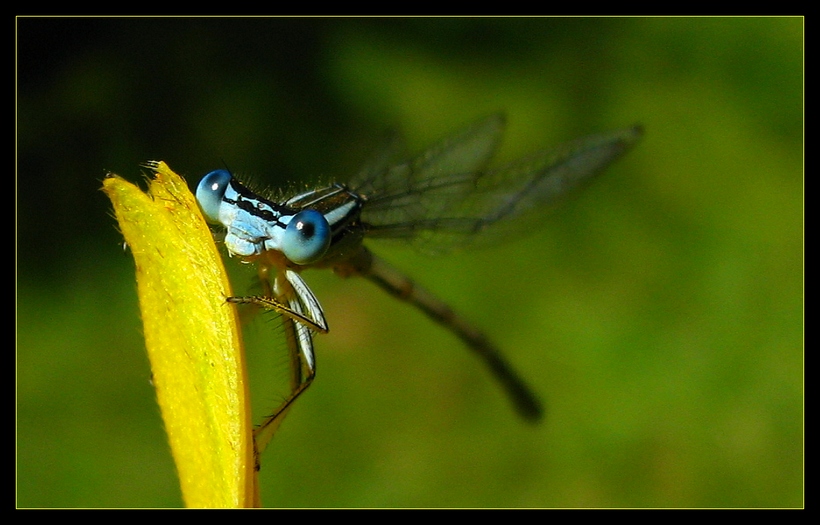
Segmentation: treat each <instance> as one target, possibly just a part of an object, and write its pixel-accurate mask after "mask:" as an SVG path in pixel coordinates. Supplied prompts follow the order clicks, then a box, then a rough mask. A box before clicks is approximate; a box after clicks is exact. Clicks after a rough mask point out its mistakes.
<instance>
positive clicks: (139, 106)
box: [16, 18, 804, 507]
mask: <svg viewBox="0 0 820 525" xmlns="http://www.w3.org/2000/svg"><path fill="white" fill-rule="evenodd" d="M16 31H17V32H16V52H17V54H16V58H17V78H16V81H17V98H16V126H17V134H16V141H17V142H16V168H17V172H16V189H17V194H16V256H17V276H16V285H17V290H16V292H17V297H16V298H17V304H16V308H17V323H16V339H17V352H16V402H17V406H16V438H17V442H16V445H17V447H16V460H17V463H16V468H17V500H16V502H17V505H18V506H21V507H165V506H179V505H181V497H180V494H179V488H178V484H177V480H176V474H175V472H174V466H173V462H172V460H171V457H170V453H169V450H168V446H167V443H166V441H165V436H164V432H163V428H162V422H161V420H160V417H159V411H158V409H157V407H156V403H155V400H154V397H153V395H154V394H153V390H152V387H151V385H150V370H149V367H148V363H147V359H146V356H145V349H144V343H143V340H142V336H141V329H140V318H139V309H138V304H137V296H136V286H135V282H134V266H133V260H132V258H131V254H130V253H129V252H128V251H127V250H126V251H124V250H123V247H122V237H121V236H120V234H119V233H118V231H117V229H116V224H115V221H114V219H113V218H112V217H111V214H110V205H109V203H108V201H107V199H106V198H105V196H104V195H103V193H102V192H101V191H99V188H100V187H101V180H102V178H103V177H104V176H105V174H106V172H107V171H113V172H116V173H118V174H120V175H123V176H125V177H127V178H129V179H131V180H134V181H139V180H140V179H141V178H142V172H143V171H144V170H142V169H141V168H140V164H141V163H143V162H145V161H147V160H164V161H166V162H167V163H168V164H169V165H170V167H171V168H172V169H174V170H175V171H177V172H178V173H180V174H182V175H184V176H185V177H186V178H187V179H188V181H189V182H190V183H191V184H192V185H195V184H196V182H197V181H198V179H199V177H201V176H202V175H203V174H204V173H206V172H208V171H210V170H213V169H217V168H222V167H227V168H229V169H231V170H232V171H234V172H237V173H239V174H242V175H245V176H250V177H251V178H252V179H253V180H254V181H256V183H257V186H269V187H271V188H280V187H288V186H291V187H296V188H301V187H304V185H306V184H310V183H311V181H317V180H324V181H327V180H332V179H344V178H346V177H348V176H350V175H352V174H353V173H355V171H356V169H357V168H358V167H359V165H360V164H361V163H362V162H363V161H364V160H366V159H367V157H368V155H369V154H370V152H371V151H372V149H373V148H374V147H375V146H376V145H377V144H379V142H380V140H381V139H382V137H383V135H384V133H385V132H387V131H389V130H390V129H392V128H398V129H401V130H402V131H403V133H404V135H405V137H406V138H407V142H408V144H409V146H410V148H411V149H412V150H414V151H417V150H419V149H421V148H423V147H424V146H425V145H427V144H429V143H430V142H431V141H433V140H435V139H437V138H440V137H442V136H444V135H446V134H447V133H449V132H452V131H455V130H457V129H459V128H460V127H462V126H464V125H466V124H469V123H470V122H472V121H474V120H475V119H477V118H479V117H482V116H484V115H487V114H489V113H491V112H494V111H498V110H503V111H505V112H506V113H507V116H508V133H507V135H506V140H505V142H504V145H503V147H502V149H501V151H500V154H499V157H500V159H501V160H502V161H503V160H505V159H506V160H509V159H511V158H514V157H516V156H520V155H524V154H526V153H528V152H532V151H535V150H537V149H540V148H543V147H546V146H549V145H552V144H556V143H559V142H561V141H564V140H570V139H572V138H576V137H579V136H582V135H584V134H589V133H594V132H598V131H604V130H607V129H612V128H617V127H622V126H626V125H630V124H633V123H635V122H640V123H642V124H643V125H644V126H645V129H646V136H645V138H644V140H643V141H642V142H641V143H640V144H639V145H638V147H637V148H636V149H635V150H634V151H632V152H631V153H630V154H629V155H627V156H626V157H625V158H623V159H622V160H621V161H619V162H618V163H617V164H616V165H614V166H613V167H612V168H611V169H610V170H608V172H607V173H606V174H605V175H603V176H602V177H601V178H600V180H598V181H596V182H595V183H594V184H593V185H591V186H590V187H589V188H586V189H585V190H584V191H583V192H581V193H580V194H579V195H577V196H575V198H573V199H570V200H569V202H567V203H565V205H564V206H562V207H561V208H560V209H558V210H556V211H555V212H554V213H553V214H552V215H551V216H550V217H549V219H548V220H546V221H545V222H544V223H543V224H532V225H531V226H532V228H531V230H532V231H530V229H529V228H527V227H525V229H526V230H527V231H522V232H521V235H520V237H519V238H518V239H515V240H511V241H510V242H509V243H506V244H502V245H499V246H498V247H497V248H490V249H484V250H481V251H473V252H464V253H457V254H454V255H452V256H448V257H442V258H428V257H424V256H422V255H419V254H416V253H414V252H413V251H411V250H408V249H405V248H402V247H401V246H396V245H392V244H389V243H388V244H379V245H375V244H374V245H373V246H372V247H373V249H374V251H376V252H377V253H379V254H380V255H383V256H384V257H385V258H386V259H388V260H389V261H391V262H393V263H394V264H395V265H396V266H398V267H399V268H401V269H403V270H405V271H407V272H408V274H410V275H411V276H413V277H414V278H415V279H416V280H418V281H419V282H420V283H422V284H424V285H425V286H426V287H427V288H429V289H430V290H431V291H433V292H435V293H436V294H438V295H440V296H441V297H443V298H445V299H446V300H448V301H449V302H450V303H451V304H452V305H453V307H454V308H455V309H457V310H458V311H460V312H462V313H463V314H464V315H465V316H466V317H467V318H469V319H470V320H472V321H474V322H475V323H476V324H477V325H478V326H481V327H483V328H484V329H486V331H487V332H488V334H489V335H490V336H491V337H492V339H493V340H494V341H496V342H497V343H498V344H499V346H500V347H502V348H503V349H504V350H505V351H506V352H507V355H508V356H509V358H510V360H511V361H512V362H513V363H514V364H515V366H516V367H517V368H518V369H519V370H520V371H521V373H522V374H523V375H524V376H525V377H526V378H527V379H528V380H529V381H530V383H531V385H532V386H533V388H534V389H535V390H536V391H537V392H538V393H539V394H540V395H541V396H542V397H543V399H544V402H545V404H546V405H547V407H548V416H547V418H546V420H545V421H544V422H543V423H541V424H540V425H538V426H532V425H528V424H526V423H524V422H522V421H520V420H518V419H517V418H516V416H515V414H514V413H513V412H512V410H510V407H509V405H508V403H507V401H506V399H504V397H503V396H502V394H501V392H500V389H498V388H497V387H496V385H495V384H494V383H493V380H492V378H491V377H490V376H489V375H488V374H487V373H486V372H485V370H484V369H483V368H481V366H480V365H479V363H478V361H477V360H476V359H474V358H473V356H471V355H469V353H468V352H467V351H465V349H464V348H463V347H462V346H461V345H460V344H459V342H458V341H456V340H455V339H454V338H453V337H452V336H451V335H450V334H448V333H446V332H444V331H442V330H441V329H440V328H439V327H437V326H435V325H433V324H431V323H430V322H429V321H428V320H427V319H426V318H425V317H423V316H422V315H421V314H419V313H417V312H415V311H413V310H410V309H409V308H407V307H405V306H404V305H402V304H400V303H398V302H396V301H395V300H393V299H392V298H390V297H387V296H385V295H384V294H382V293H381V292H380V291H379V290H377V289H375V288H374V287H373V286H372V285H371V284H370V283H367V282H358V281H343V280H340V279H338V278H336V277H335V276H334V275H332V274H328V275H325V274H322V273H316V272H308V273H306V274H305V278H306V280H307V281H308V282H309V283H310V284H311V286H312V287H313V288H314V291H315V292H316V294H317V296H318V297H319V299H320V300H321V301H322V303H323V306H324V308H325V313H326V315H327V318H328V322H329V323H330V327H331V332H330V334H328V335H326V336H319V337H317V339H316V347H317V359H318V362H317V367H318V374H317V378H316V382H315V383H314V385H313V386H312V387H311V389H310V390H309V391H308V392H307V393H306V394H305V395H304V396H303V397H302V398H301V399H300V400H299V401H298V403H297V405H296V406H295V407H294V408H293V410H292V411H291V413H290V414H289V415H288V418H287V420H286V422H285V424H284V425H283V427H282V429H281V431H280V433H279V434H278V435H277V436H276V438H275V439H274V441H273V444H272V445H271V446H270V448H269V449H268V451H267V453H266V454H265V456H264V457H263V467H262V471H261V474H260V476H261V485H262V501H263V503H264V504H265V505H266V506H276V507H795V506H802V504H803V462H804V458H803V447H804V440H803V335H802V333H803V128H804V120H803V38H804V32H803V20H802V19H800V18H591V19H588V18H308V19H305V18H138V19H135V18H18V19H17V20H16ZM229 265H230V266H231V271H232V272H233V273H235V274H236V279H235V281H234V285H235V288H236V290H237V291H238V292H239V293H244V292H245V291H247V290H249V289H251V288H252V286H253V283H252V279H250V277H249V274H250V273H251V272H249V271H248V268H243V267H241V266H240V265H239V264H238V263H236V261H229ZM276 321H277V320H276V318H275V316H260V317H259V318H257V319H254V320H251V321H250V322H249V323H248V325H247V326H248V328H247V333H246V339H247V343H248V344H247V346H248V362H249V367H250V374H251V380H252V391H253V398H254V409H255V410H256V411H257V415H258V417H261V416H262V415H263V414H264V413H265V411H266V410H270V409H271V408H272V407H274V406H276V404H277V402H278V400H280V399H281V398H282V396H283V388H285V387H284V385H286V383H287V378H288V373H287V358H286V355H285V352H284V348H283V343H282V340H281V339H282V338H281V332H280V330H279V329H278V326H277V322H276ZM258 417H257V419H258Z"/></svg>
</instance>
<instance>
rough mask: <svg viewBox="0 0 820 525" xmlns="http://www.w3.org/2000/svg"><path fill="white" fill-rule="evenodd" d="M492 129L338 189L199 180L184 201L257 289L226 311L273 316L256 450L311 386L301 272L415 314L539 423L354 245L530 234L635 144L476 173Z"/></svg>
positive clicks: (512, 384)
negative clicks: (551, 209)
mask: <svg viewBox="0 0 820 525" xmlns="http://www.w3.org/2000/svg"><path fill="white" fill-rule="evenodd" d="M503 128H504V118H503V117H502V116H501V115H493V116H491V117H489V118H486V119H484V120H481V121H479V122H478V123H476V124H474V125H472V126H471V127H469V128H467V129H466V130H464V131H462V132H461V133H458V134H456V135H454V136H452V137H450V138H448V139H446V140H443V141H441V142H439V143H438V144H436V145H435V146H433V147H432V148H430V149H429V150H427V151H425V152H424V153H422V154H421V155H418V156H416V157H412V158H410V159H409V160H403V161H402V160H399V161H396V159H398V158H399V157H398V155H399V154H400V152H401V149H400V147H399V144H400V142H399V141H398V140H393V141H391V143H390V144H389V145H388V147H386V148H384V149H383V150H382V151H381V152H380V153H379V154H378V155H376V156H375V157H374V158H373V159H372V160H371V161H370V162H369V163H368V164H367V165H365V167H364V168H363V169H362V170H361V171H360V172H359V174H358V175H357V176H356V177H355V178H354V179H353V180H352V181H351V182H350V183H348V184H330V185H327V186H323V187H320V188H317V189H314V190H311V191H307V192H304V193H300V194H298V195H294V196H292V197H289V198H284V199H281V200H273V199H267V198H263V197H261V196H259V195H258V194H256V193H254V192H252V191H251V190H249V189H248V188H247V187H245V186H243V185H242V184H241V183H240V182H239V181H238V180H237V179H236V178H235V177H234V176H233V175H232V174H231V173H229V172H228V171H226V170H216V171H213V172H211V173H209V174H207V175H205V177H204V178H203V179H202V181H201V182H200V183H199V187H198V188H197V192H196V197H197V201H198V202H199V205H200V208H201V209H202V212H203V214H204V215H205V217H206V219H207V220H208V221H209V222H211V223H214V224H220V225H222V226H224V227H225V228H226V229H227V232H226V235H225V241H224V242H225V246H226V247H227V249H228V252H229V254H231V255H234V256H239V257H241V258H243V260H245V261H247V262H255V263H257V265H258V271H259V276H260V278H261V279H260V280H261V282H262V283H263V293H262V295H255V296H246V297H231V298H229V301H230V302H233V303H248V304H255V305H257V306H260V307H262V308H265V309H269V310H274V311H276V312H279V313H280V314H282V316H281V317H282V322H283V325H284V330H285V334H286V339H287V343H288V348H289V351H290V355H291V369H292V374H291V393H290V394H289V395H288V397H287V398H286V399H285V400H284V401H283V402H282V404H281V405H280V406H279V408H277V409H276V410H275V411H274V412H273V413H272V414H271V415H270V416H268V417H267V418H265V420H264V422H263V423H262V424H261V425H260V426H259V427H258V428H257V429H256V431H255V437H256V438H257V447H258V449H259V450H258V452H260V453H261V451H262V449H263V448H264V446H265V445H266V443H267V442H268V441H269V439H270V437H271V435H272V432H273V430H274V429H275V428H276V427H278V425H279V422H281V419H282V418H283V417H284V415H285V413H286V412H287V410H288V409H289V408H290V407H291V406H292V404H293V402H294V401H295V400H296V398H298V397H299V395H300V394H301V393H302V392H304V391H305V389H307V387H308V386H309V385H310V384H311V382H312V381H313V378H314V377H315V375H316V360H315V357H314V352H313V336H314V334H316V333H326V332H327V331H328V330H329V328H328V323H327V321H326V320H325V316H324V314H323V312H322V307H321V305H320V303H319V300H318V299H317V298H316V296H315V295H314V294H313V292H312V291H311V290H310V288H309V287H308V285H307V284H306V283H305V281H304V280H303V279H302V276H301V272H302V271H303V270H305V269H308V268H331V269H333V270H334V271H335V272H336V273H337V274H339V275H341V276H344V277H347V276H353V275H358V276H362V277H366V278H368V279H369V280H371V281H373V282H374V283H376V284H378V285H379V286H381V287H382V288H383V289H384V290H386V291H387V292H389V293H390V294H392V295H394V296H395V297H397V298H399V299H401V300H403V301H406V302H408V303H410V304H412V305H413V306H415V307H417V308H419V309H420V310H421V311H422V312H424V313H425V314H427V315H428V316H429V317H430V318H432V319H433V320H434V321H436V322H438V323H439V324H441V325H442V326H444V327H445V328H447V329H449V330H450V331H452V332H453V333H454V334H455V335H457V336H458V337H459V338H460V339H461V340H462V341H463V342H464V343H465V344H466V345H467V346H468V347H469V348H470V349H471V350H473V351H474V352H475V353H476V354H478V355H479V356H480V357H481V358H482V359H483V360H484V362H485V363H486V364H487V366H488V367H489V369H490V371H491V372H492V373H493V374H494V375H495V377H496V378H497V379H498V380H499V381H500V383H501V385H502V386H503V387H504V389H505V390H506V392H507V394H508V395H509V396H510V399H511V400H512V402H513V404H514V405H515V407H516V409H517V410H518V412H519V413H520V414H521V415H522V416H523V417H524V418H526V419H529V420H537V419H539V418H540V417H541V415H542V408H541V404H540V402H539V401H538V399H537V398H536V396H535V395H534V394H533V393H532V392H531V390H530V389H529V388H528V387H527V386H526V385H525V383H524V381H523V380H522V379H521V378H520V377H519V376H518V374H517V373H516V372H514V371H513V369H512V368H511V367H510V365H509V364H508V363H507V361H506V360H505V359H504V358H503V357H502V355H501V353H500V352H499V350H498V349H497V348H496V347H495V346H494V345H493V344H492V343H491V342H490V341H489V339H488V338H487V337H486V336H485V335H484V334H483V333H482V332H481V331H480V330H479V329H477V328H476V327H474V326H473V325H472V324H470V323H469V322H467V321H466V320H465V319H464V318H462V317H461V316H459V315H458V314H456V313H455V312H453V311H452V310H451V309H450V308H449V307H448V306H447V305H446V304H444V303H443V302H442V301H441V300H439V299H437V298H436V297H435V296H433V295H432V294H430V293H429V292H428V291H427V290H425V289H424V288H422V287H420V286H418V285H416V284H415V283H414V282H413V281H412V280H410V279H409V278H408V277H406V276H405V275H404V274H402V273H401V272H400V271H398V270H396V269H395V268H393V267H392V266H390V265H389V264H387V263H386V262H385V261H383V260H382V259H380V258H379V257H377V256H376V255H374V254H373V252H371V251H370V250H369V249H368V248H367V247H365V246H364V245H363V244H362V241H363V240H365V239H367V238H401V239H405V240H407V241H410V242H412V243H413V244H415V245H416V246H418V247H420V248H422V249H424V250H426V251H430V252H439V253H440V252H444V251H448V250H451V249H453V248H455V247H459V246H465V245H469V244H474V243H477V242H480V241H481V239H482V238H483V237H486V236H487V235H488V234H490V233H492V232H510V231H512V230H511V228H516V227H518V228H522V227H523V229H525V230H530V229H532V228H531V227H530V226H531V225H530V224H528V223H527V222H526V221H527V218H528V217H532V212H536V211H538V210H539V209H543V208H544V207H545V206H548V205H551V204H553V203H555V202H556V201H557V200H558V199H559V198H560V197H562V196H563V195H564V194H566V193H567V192H568V191H569V190H571V189H572V188H574V187H576V186H578V185H580V184H582V183H583V182H585V181H587V180H589V179H590V178H592V177H593V176H594V175H596V174H597V173H599V172H601V171H602V170H603V169H604V168H605V167H607V166H608V165H609V164H610V163H611V162H612V161H614V160H615V159H616V158H618V157H619V156H620V155H621V154H623V153H624V152H625V151H626V150H627V149H629V148H630V147H631V146H632V145H633V144H634V143H635V142H636V141H637V140H638V139H639V137H640V135H641V128H640V127H639V126H634V127H630V128H624V129H621V130H617V131H614V132H610V133H606V134H602V135H596V136H590V137H586V138H582V139H580V140H576V141H573V142H569V143H566V144H563V145H561V146H558V147H556V148H553V149H550V150H546V151H543V152H540V153H537V154H535V155H532V156H529V157H526V158H524V159H521V160H518V161H514V162H511V163H509V164H506V165H503V166H501V167H498V168H488V164H489V161H490V160H491V158H492V156H493V154H494V153H495V150H496V148H497V146H498V144H499V142H500V138H501V134H502V131H503Z"/></svg>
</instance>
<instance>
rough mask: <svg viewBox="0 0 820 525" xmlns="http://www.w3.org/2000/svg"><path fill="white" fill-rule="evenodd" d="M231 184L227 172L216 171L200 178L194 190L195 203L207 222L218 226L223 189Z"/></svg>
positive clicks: (229, 175)
mask: <svg viewBox="0 0 820 525" xmlns="http://www.w3.org/2000/svg"><path fill="white" fill-rule="evenodd" d="M229 182H231V174H230V172H228V170H216V171H212V172H210V173H209V174H207V175H205V176H204V177H202V180H201V181H199V186H197V188H196V202H197V204H199V209H200V210H202V214H203V215H205V219H206V220H207V221H208V222H211V223H214V224H219V208H220V206H222V197H223V196H224V195H225V189H226V188H227V187H228V183H229Z"/></svg>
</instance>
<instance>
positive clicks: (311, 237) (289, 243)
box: [282, 210, 330, 264]
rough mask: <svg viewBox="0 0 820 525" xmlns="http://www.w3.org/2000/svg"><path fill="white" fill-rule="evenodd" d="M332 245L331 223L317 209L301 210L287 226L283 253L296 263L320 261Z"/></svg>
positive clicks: (283, 241)
mask: <svg viewBox="0 0 820 525" xmlns="http://www.w3.org/2000/svg"><path fill="white" fill-rule="evenodd" d="M328 246H330V225H329V224H328V223H327V220H326V219H325V216H324V215H322V214H321V213H319V212H318V211H316V210H304V211H300V212H299V213H297V214H296V215H294V216H293V218H292V219H291V220H290V222H289V223H288V226H287V228H285V236H284V239H283V240H282V253H284V254H285V257H287V258H288V259H290V260H291V261H292V262H294V263H296V264H310V263H313V262H316V261H318V260H319V259H321V258H322V256H323V255H324V254H325V252H326V251H327V248H328Z"/></svg>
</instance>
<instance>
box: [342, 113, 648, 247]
mask: <svg viewBox="0 0 820 525" xmlns="http://www.w3.org/2000/svg"><path fill="white" fill-rule="evenodd" d="M503 128H504V119H503V117H502V116H501V115H493V116H492V117H489V118H487V119H485V120H483V121H480V122H478V123H477V124H475V125H473V126H472V127H470V128H468V129H467V130H465V131H464V132H462V133H460V134H458V135H456V136H454V137H451V138H450V139H447V140H445V141H442V142H441V143H439V144H438V145H436V146H434V147H433V148H431V149H429V150H428V151H426V152H425V153H423V154H422V155H420V156H418V157H416V158H414V159H412V160H410V161H407V162H403V163H399V164H391V162H392V159H393V158H395V155H396V151H397V150H398V146H397V145H396V144H395V143H394V144H393V145H391V147H390V148H386V149H385V153H383V154H382V155H381V156H379V157H376V158H375V159H374V161H372V162H371V163H370V164H368V165H367V166H366V167H365V169H363V170H362V172H361V173H360V175H359V177H358V178H357V180H356V181H355V182H354V184H357V185H354V186H353V187H354V190H355V191H357V192H360V193H361V194H362V195H364V196H366V197H367V204H366V205H365V207H364V209H363V210H362V220H363V221H364V222H365V223H366V224H367V236H368V237H380V238H403V239H406V240H408V241H410V242H412V243H413V244H415V245H416V246H417V247H419V248H421V249H422V250H424V251H426V252H432V253H442V252H446V251H449V250H451V249H453V248H456V247H462V246H464V245H467V244H472V243H474V242H475V241H476V240H477V239H480V238H481V237H485V236H483V235H482V236H476V234H478V233H482V232H485V231H487V232H493V233H504V232H509V231H510V230H511V229H518V228H522V225H521V223H520V222H519V221H518V220H517V219H519V218H523V217H527V216H529V215H530V214H531V212H534V211H536V210H542V209H544V208H545V207H549V206H550V205H552V204H555V203H556V202H557V201H559V200H560V199H561V197H563V196H564V195H566V194H567V193H568V192H569V191H570V190H572V189H574V188H575V187H577V186H579V185H581V184H583V183H584V182H585V181H587V180H589V179H591V178H592V177H594V176H595V175H597V174H598V173H600V172H601V171H602V170H603V169H604V168H606V167H607V166H608V165H609V164H610V163H612V162H613V161H614V160H615V159H617V158H618V157H619V156H620V155H621V154H623V153H624V152H625V151H627V150H628V149H629V148H630V147H631V146H632V145H633V144H634V143H635V142H637V140H638V139H639V138H640V136H641V134H642V130H641V128H640V127H639V126H633V127H630V128H624V129H620V130H617V131H613V132H610V133H605V134H601V135H594V136H589V137H585V138H582V139H579V140H575V141H572V142H568V143H565V144H562V145H560V146H558V147H555V148H552V149H549V150H545V151H542V152H540V153H536V154H534V155H531V156H529V157H525V158H523V159H520V160H517V161H514V162H511V163H508V164H506V165H503V166H501V167H498V168H494V169H487V164H488V163H489V161H490V159H491V158H492V156H493V154H494V153H495V150H496V148H497V146H498V144H499V142H500V137H501V134H502V132H503ZM525 229H527V230H529V229H531V228H525ZM487 238H488V239H496V238H498V236H497V235H490V236H487Z"/></svg>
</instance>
